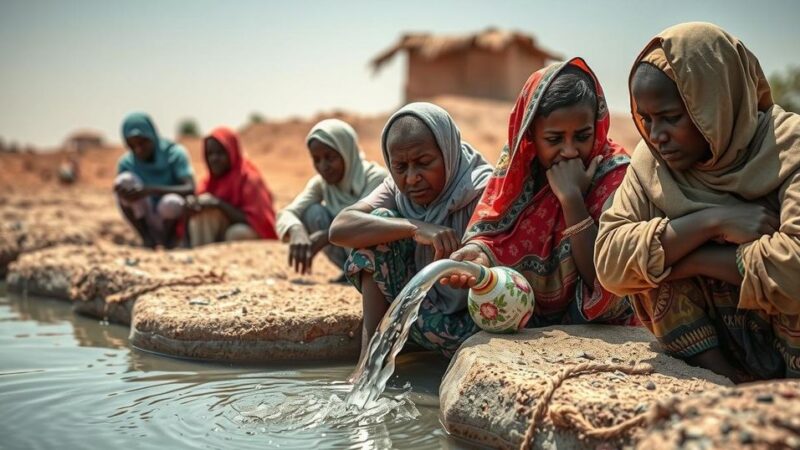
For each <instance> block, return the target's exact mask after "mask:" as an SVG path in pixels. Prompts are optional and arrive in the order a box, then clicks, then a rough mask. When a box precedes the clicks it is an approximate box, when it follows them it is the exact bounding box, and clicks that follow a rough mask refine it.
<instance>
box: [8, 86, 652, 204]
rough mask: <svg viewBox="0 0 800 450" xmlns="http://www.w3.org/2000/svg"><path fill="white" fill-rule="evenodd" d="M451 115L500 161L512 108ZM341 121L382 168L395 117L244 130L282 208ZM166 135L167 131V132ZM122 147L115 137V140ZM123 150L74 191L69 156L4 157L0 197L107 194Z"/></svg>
mask: <svg viewBox="0 0 800 450" xmlns="http://www.w3.org/2000/svg"><path fill="white" fill-rule="evenodd" d="M433 101H434V102H435V103H437V104H439V105H441V106H442V107H444V108H445V109H446V110H448V111H449V112H450V114H451V115H452V116H453V118H454V120H455V122H456V124H458V126H459V127H460V128H461V131H462V136H463V137H464V139H466V140H467V141H468V142H470V143H471V144H472V145H474V146H475V147H476V148H477V149H478V150H479V151H481V153H483V155H484V156H485V157H486V158H487V160H489V161H490V162H492V163H494V162H495V161H496V160H497V157H498V155H499V154H500V150H501V149H502V147H503V144H504V143H505V141H506V140H507V120H508V114H509V112H510V111H511V107H512V104H511V103H506V102H497V101H488V100H475V99H467V98H459V97H441V98H437V99H434V100H433ZM329 117H337V118H340V119H342V120H345V121H347V122H349V123H350V124H351V125H353V127H354V128H355V129H356V131H357V132H358V134H359V138H360V142H361V147H362V149H363V150H364V152H365V154H366V155H367V158H368V159H371V160H374V161H379V162H380V163H381V164H382V163H383V162H382V157H381V151H380V134H381V131H382V129H383V126H384V124H385V122H386V120H387V119H388V117H389V112H387V113H385V114H379V115H373V116H362V115H355V114H350V113H346V112H340V111H332V112H328V113H323V114H320V115H318V116H316V117H311V118H296V119H290V120H285V121H279V122H278V121H276V122H271V121H268V122H264V123H260V124H253V125H248V126H246V127H244V128H243V129H241V130H240V138H241V142H242V145H243V147H244V149H245V151H246V152H247V154H248V155H249V156H250V158H251V159H252V160H253V161H254V162H255V164H256V166H258V167H259V168H260V169H261V171H262V172H263V174H264V178H265V179H266V181H267V183H268V184H269V186H270V188H271V189H272V190H273V193H274V194H275V197H276V202H277V206H278V207H281V206H283V205H286V204H287V203H288V202H289V201H290V200H291V199H292V198H293V197H294V195H296V194H297V193H298V192H299V191H300V190H301V189H302V188H303V186H304V185H305V183H306V181H307V180H308V178H309V177H311V176H312V175H313V174H314V172H313V170H314V169H313V167H312V166H311V160H310V158H309V157H308V151H307V149H306V147H305V136H306V134H307V133H308V131H309V130H310V129H311V127H312V126H313V125H314V124H315V123H316V122H318V121H319V120H322V119H325V118H329ZM158 125H159V124H156V126H158ZM162 129H163V127H162ZM110 138H111V139H114V140H116V139H118V137H117V136H112V137H110ZM611 138H612V139H614V140H615V141H617V142H619V143H621V144H622V145H623V146H624V147H625V148H626V149H628V150H629V151H630V150H632V149H633V147H634V146H635V144H636V142H637V141H638V139H639V136H638V133H637V132H636V129H635V128H634V126H633V123H632V122H631V120H630V117H628V116H627V115H625V114H616V115H612V125H611ZM181 143H182V144H183V145H185V146H186V148H187V149H188V150H189V152H190V153H191V157H192V162H193V164H194V167H195V172H196V173H197V175H198V177H197V178H200V176H202V175H204V174H205V173H206V169H205V162H204V161H203V156H202V141H201V140H200V139H182V140H181ZM123 151H124V149H123V148H122V147H120V146H107V147H104V148H96V149H90V150H87V151H85V152H84V153H83V154H81V155H79V156H78V158H79V161H80V179H79V181H78V182H77V183H76V184H74V185H72V186H61V185H59V183H58V178H57V173H58V166H59V164H61V163H62V162H63V161H65V160H66V154H65V153H63V152H55V153H47V154H40V153H37V154H25V153H23V154H10V153H0V167H2V168H3V171H2V176H0V193H4V194H0V195H3V196H7V195H8V194H14V195H15V196H16V194H34V195H37V196H39V195H42V194H44V195H47V194H48V193H49V192H52V191H53V190H58V191H59V194H61V195H60V196H67V197H72V196H78V195H81V194H82V193H84V192H86V190H89V191H107V190H108V189H109V186H110V185H111V183H112V180H113V178H114V175H115V171H116V161H117V159H118V158H119V156H120V155H121V154H122V153H123Z"/></svg>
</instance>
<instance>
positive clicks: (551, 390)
mask: <svg viewBox="0 0 800 450" xmlns="http://www.w3.org/2000/svg"><path fill="white" fill-rule="evenodd" d="M573 371H576V372H574V373H573ZM728 384H730V383H729V382H728V381H727V380H726V379H724V378H722V377H720V376H717V375H715V374H713V373H711V372H709V371H707V370H703V369H698V368H695V367H690V366H688V365H687V364H685V363H683V362H682V361H680V360H677V359H674V358H671V357H669V356H666V355H665V354H663V353H662V352H661V351H660V349H659V348H658V346H657V344H656V342H655V340H654V339H653V337H652V335H651V334H650V333H648V332H647V330H645V329H643V328H635V327H613V326H566V327H548V328H543V329H536V330H534V329H528V330H525V331H524V332H523V333H520V334H516V335H511V336H502V337H499V336H496V335H491V334H488V333H484V332H481V333H478V334H477V335H475V336H473V337H471V338H470V339H468V340H467V341H466V342H465V343H464V345H463V346H462V347H461V348H460V349H459V351H458V353H457V354H456V356H455V357H454V358H453V361H452V362H451V363H450V367H449V368H448V371H447V374H446V375H445V377H444V379H443V380H442V384H441V387H440V403H441V410H442V421H443V423H444V425H445V427H446V428H447V430H448V431H449V432H450V433H452V434H454V435H456V436H458V437H461V438H465V439H469V440H472V441H476V442H478V443H481V444H483V445H489V446H492V447H499V448H517V447H519V445H520V443H521V442H522V441H523V437H524V436H525V435H526V432H527V431H528V427H529V424H530V423H531V421H533V422H534V423H535V426H534V428H533V433H532V434H533V436H534V445H533V446H532V448H560V449H572V448H594V447H596V446H598V445H601V444H602V445H606V446H609V447H610V448H621V447H622V446H624V445H631V444H632V443H634V442H636V440H637V438H638V437H639V435H638V434H637V430H640V429H641V426H642V425H643V422H641V423H640V422H637V423H636V425H637V426H636V427H632V428H629V429H621V430H617V431H616V432H614V433H607V432H606V433H601V432H599V431H598V430H597V429H598V428H604V427H614V426H620V424H623V423H624V422H625V421H626V420H629V419H633V418H634V417H638V416H639V415H641V414H642V413H645V412H646V411H648V409H649V408H650V406H651V405H653V404H655V403H656V402H657V401H658V400H663V399H666V398H671V397H673V396H676V395H677V396H681V397H685V396H687V395H689V394H693V393H699V392H708V391H712V390H715V389H719V388H720V386H722V385H728Z"/></svg>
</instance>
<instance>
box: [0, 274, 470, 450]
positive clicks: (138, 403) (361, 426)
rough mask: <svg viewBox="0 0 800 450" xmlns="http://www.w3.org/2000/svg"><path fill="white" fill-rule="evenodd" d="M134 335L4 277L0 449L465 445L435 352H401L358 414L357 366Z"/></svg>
mask: <svg viewBox="0 0 800 450" xmlns="http://www.w3.org/2000/svg"><path fill="white" fill-rule="evenodd" d="M128 331H129V330H128V328H127V327H124V326H119V325H114V324H106V323H101V322H100V321H98V320H96V319H91V318H86V317H81V316H78V315H75V314H73V313H72V311H71V309H70V305H69V304H68V303H66V302H61V301H57V300H47V299H23V298H19V297H16V296H9V295H6V294H5V291H4V287H3V286H2V284H0V448H4V449H5V448H8V449H17V448H114V447H122V446H125V447H127V448H159V449H164V448H260V449H266V448H302V449H312V448H313V449H327V448H363V449H371V448H375V449H383V448H400V449H425V448H468V447H467V446H466V445H465V444H463V443H461V442H458V441H455V440H453V439H452V438H450V437H448V436H447V434H446V433H445V432H444V431H443V430H442V427H441V425H440V423H439V418H438V414H439V408H438V398H437V397H436V393H437V390H438V385H439V380H440V379H441V376H442V374H443V373H444V370H445V369H446V366H447V361H445V360H443V359H441V358H439V357H438V356H436V355H434V354H431V353H411V354H402V355H400V356H399V357H398V361H397V370H396V373H395V375H394V376H392V377H391V378H390V379H389V381H388V383H387V391H386V393H385V394H384V396H383V398H381V399H380V402H377V405H376V406H375V407H376V408H378V409H376V410H372V411H370V412H369V413H368V414H363V415H362V416H361V417H360V418H359V417H355V416H353V415H347V414H344V415H343V414H342V413H341V411H342V409H341V408H339V407H338V406H340V405H341V402H342V401H343V400H342V399H343V398H344V397H345V396H346V394H347V392H348V391H349V389H350V388H349V386H348V385H345V384H344V383H342V382H341V380H343V379H344V378H345V377H346V376H347V375H348V374H349V373H350V371H351V370H352V366H351V365H349V364H343V363H337V364H325V365H319V364H316V365H298V364H294V365H292V366H291V367H286V366H284V367H280V366H246V367H242V366H235V367H234V366H228V365H223V364H212V363H200V362H192V361H183V360H177V359H173V358H167V357H163V356H158V355H153V354H149V353H145V352H142V351H139V350H135V349H132V348H130V346H129V345H128ZM404 386H406V387H405V388H404ZM409 386H410V389H411V390H410V391H409ZM332 396H333V397H335V398H331V397H332ZM320 399H323V400H320ZM409 400H410V401H409Z"/></svg>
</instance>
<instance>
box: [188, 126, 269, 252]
mask: <svg viewBox="0 0 800 450" xmlns="http://www.w3.org/2000/svg"><path fill="white" fill-rule="evenodd" d="M203 145H204V151H205V157H206V164H207V165H208V175H207V176H206V178H204V179H203V181H201V182H200V186H199V187H198V190H197V192H198V195H197V197H189V200H188V202H187V208H188V210H189V211H190V214H191V218H190V219H189V242H190V243H191V246H192V247H196V246H198V245H205V244H211V243H213V242H222V241H241V240H246V239H277V238H278V234H277V233H276V232H275V210H274V209H273V208H272V194H271V193H270V191H269V189H268V188H267V185H266V184H265V183H264V179H263V178H261V173H260V172H259V170H258V169H257V168H256V166H255V165H254V164H253V163H252V162H251V161H250V160H249V159H247V158H245V157H244V155H243V154H242V151H241V149H240V147H239V139H238V138H237V137H236V133H235V132H233V130H230V129H228V128H224V127H219V128H216V129H214V131H212V132H211V134H210V135H209V136H207V137H206V138H205V140H204V141H203Z"/></svg>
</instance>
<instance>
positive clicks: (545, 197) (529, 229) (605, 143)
mask: <svg viewBox="0 0 800 450" xmlns="http://www.w3.org/2000/svg"><path fill="white" fill-rule="evenodd" d="M568 65H571V66H574V67H577V68H579V69H581V70H582V71H583V72H585V73H587V74H588V75H589V76H590V77H591V79H592V80H593V81H594V86H595V91H596V93H597V116H596V119H595V137H594V145H593V147H592V152H591V154H590V155H589V157H588V159H587V160H586V161H584V164H587V165H588V163H589V162H590V161H591V160H592V158H594V157H596V156H598V155H602V160H601V162H600V164H599V165H598V169H597V172H596V174H595V176H594V178H593V180H592V185H591V187H590V188H589V192H588V193H587V194H586V196H585V198H584V201H585V202H586V208H587V210H588V211H589V214H590V215H591V216H592V218H594V220H595V221H597V220H598V219H599V217H600V213H601V212H602V207H603V204H604V203H605V201H606V200H607V199H608V198H609V197H610V196H611V195H613V193H614V191H615V190H616V188H617V187H618V186H619V184H620V183H621V182H622V178H623V176H624V175H625V170H626V168H627V164H628V162H629V158H628V156H627V155H626V154H625V151H624V150H623V148H622V147H621V146H619V145H618V144H615V143H613V142H611V140H609V139H608V129H609V125H610V119H609V114H608V108H607V106H606V101H605V97H604V95H603V89H602V88H601V87H600V83H598V81H597V78H596V77H595V75H594V73H593V72H592V71H591V69H589V66H588V65H586V62H584V61H583V59H580V58H574V59H572V60H570V61H567V62H565V63H559V64H554V65H551V66H548V67H546V68H544V69H541V70H539V71H537V72H535V73H534V74H533V75H531V77H530V78H529V79H528V81H527V82H526V83H525V86H524V87H523V89H522V92H521V93H520V95H519V97H518V99H517V103H516V105H515V106H514V109H513V110H512V111H511V116H510V117H509V120H508V144H507V145H506V146H505V148H504V149H503V152H502V154H501V156H500V160H499V161H498V163H497V167H496V168H495V171H494V174H493V175H492V177H491V179H490V180H489V184H488V185H487V186H486V190H485V191H484V193H483V197H482V198H481V201H480V203H479V204H478V206H477V208H476V209H475V212H474V213H473V215H472V219H471V220H470V223H469V225H468V227H467V231H466V233H465V235H464V241H465V242H469V243H474V244H477V245H479V246H480V247H481V248H482V249H483V250H484V251H485V252H486V254H487V255H489V258H490V259H491V260H492V264H493V265H498V266H507V267H512V268H514V269H516V270H517V271H519V272H520V273H522V274H523V275H524V276H525V278H527V279H528V281H529V282H530V283H531V286H532V287H533V289H534V294H535V298H536V310H535V312H534V317H535V318H536V317H538V318H539V319H540V320H539V322H538V323H539V324H541V325H545V324H551V323H574V322H582V321H583V322H585V321H592V320H602V321H604V322H612V323H625V322H626V321H628V320H629V317H630V316H628V315H627V312H626V311H627V310H628V308H627V303H626V302H624V301H621V299H619V298H617V297H615V296H614V295H613V294H611V293H609V292H607V291H605V290H604V289H603V288H602V286H600V284H599V283H597V282H595V284H594V286H593V287H592V288H589V287H587V286H585V285H584V283H583V282H582V281H581V279H580V273H579V272H578V270H577V266H576V264H575V262H574V260H573V258H572V254H571V250H570V243H569V239H564V238H563V237H562V232H563V231H564V229H565V228H566V226H565V222H564V215H563V213H562V210H561V204H560V203H559V201H558V199H557V198H556V196H555V194H553V191H552V190H551V189H550V186H549V185H548V184H545V185H544V186H542V187H541V188H540V189H539V190H538V191H535V178H536V176H535V173H534V172H533V171H534V170H544V169H543V168H541V166H539V165H538V162H534V160H535V159H536V155H537V151H536V145H535V143H534V141H533V140H532V137H529V136H531V133H526V132H525V131H526V130H527V129H528V128H529V127H531V126H532V123H533V118H534V116H535V115H536V113H537V110H538V108H539V105H540V103H541V100H542V98H543V96H544V93H545V92H546V90H547V88H548V87H549V85H550V83H551V82H552V81H553V80H554V79H555V78H556V77H557V76H558V74H559V73H561V71H562V70H563V69H564V68H565V67H567V66H568ZM534 167H538V168H537V169H532V168H534ZM576 313H578V315H576Z"/></svg>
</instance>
